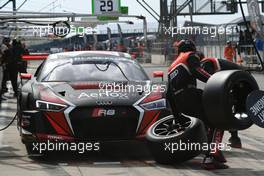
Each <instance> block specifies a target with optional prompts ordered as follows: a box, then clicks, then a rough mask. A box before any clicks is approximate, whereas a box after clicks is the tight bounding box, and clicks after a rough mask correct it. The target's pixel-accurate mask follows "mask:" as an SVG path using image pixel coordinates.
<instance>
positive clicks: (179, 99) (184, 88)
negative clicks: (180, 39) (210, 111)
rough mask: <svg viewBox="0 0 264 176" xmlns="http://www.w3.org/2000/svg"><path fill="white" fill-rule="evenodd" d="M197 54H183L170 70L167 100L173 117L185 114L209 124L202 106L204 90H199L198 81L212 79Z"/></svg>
mask: <svg viewBox="0 0 264 176" xmlns="http://www.w3.org/2000/svg"><path fill="white" fill-rule="evenodd" d="M200 60H201V59H200V57H199V56H198V55H197V52H193V51H191V52H182V53H180V55H179V56H178V57H177V59H176V60H175V61H174V62H173V63H172V65H171V66H170V67H169V70H168V80H169V84H168V93H167V99H168V101H169V104H170V106H171V109H172V112H173V115H174V116H175V117H178V116H179V114H181V113H183V114H186V115H189V116H193V117H197V118H199V119H201V120H202V121H204V122H205V123H207V120H206V118H205V115H204V111H203V106H202V90H200V89H197V88H196V86H197V81H196V80H197V79H198V80H200V81H202V82H206V81H207V80H208V78H209V77H210V74H209V73H207V72H206V71H205V70H204V69H203V68H202V67H201V65H200Z"/></svg>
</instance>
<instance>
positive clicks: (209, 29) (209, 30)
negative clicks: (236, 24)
mask: <svg viewBox="0 0 264 176" xmlns="http://www.w3.org/2000/svg"><path fill="white" fill-rule="evenodd" d="M163 30H164V32H165V34H166V35H169V36H171V37H175V36H176V35H209V36H210V37H212V38H215V37H217V36H218V35H224V34H227V35H229V34H232V27H231V26H227V27H223V26H179V27H173V26H170V27H165V26H164V27H163Z"/></svg>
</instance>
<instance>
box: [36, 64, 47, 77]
mask: <svg viewBox="0 0 264 176" xmlns="http://www.w3.org/2000/svg"><path fill="white" fill-rule="evenodd" d="M44 62H45V61H43V62H42V63H41V64H40V65H39V67H38V68H37V70H36V72H35V74H34V77H38V75H39V73H40V71H41V70H42V68H43V65H44Z"/></svg>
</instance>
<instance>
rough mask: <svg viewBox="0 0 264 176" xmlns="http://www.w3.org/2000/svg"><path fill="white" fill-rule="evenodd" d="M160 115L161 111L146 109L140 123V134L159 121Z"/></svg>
mask: <svg viewBox="0 0 264 176" xmlns="http://www.w3.org/2000/svg"><path fill="white" fill-rule="evenodd" d="M159 115H160V111H146V112H145V113H144V117H143V120H142V123H141V125H140V128H139V131H138V134H139V135H144V134H145V133H146V131H147V130H148V128H149V127H150V126H151V125H152V124H153V123H155V122H156V121H157V119H158V117H159Z"/></svg>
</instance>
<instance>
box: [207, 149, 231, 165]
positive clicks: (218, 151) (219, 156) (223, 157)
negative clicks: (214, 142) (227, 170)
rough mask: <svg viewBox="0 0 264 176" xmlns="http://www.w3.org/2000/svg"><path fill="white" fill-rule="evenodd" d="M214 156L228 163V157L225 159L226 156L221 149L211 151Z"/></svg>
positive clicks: (221, 161) (219, 160) (217, 159)
mask: <svg viewBox="0 0 264 176" xmlns="http://www.w3.org/2000/svg"><path fill="white" fill-rule="evenodd" d="M211 155H212V157H213V158H214V159H215V160H216V161H218V162H220V163H226V162H227V161H226V159H225V156H224V154H223V152H222V151H221V150H217V151H216V152H215V153H211Z"/></svg>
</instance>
